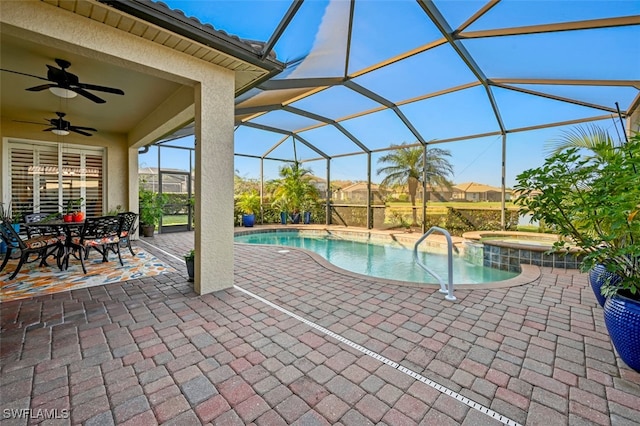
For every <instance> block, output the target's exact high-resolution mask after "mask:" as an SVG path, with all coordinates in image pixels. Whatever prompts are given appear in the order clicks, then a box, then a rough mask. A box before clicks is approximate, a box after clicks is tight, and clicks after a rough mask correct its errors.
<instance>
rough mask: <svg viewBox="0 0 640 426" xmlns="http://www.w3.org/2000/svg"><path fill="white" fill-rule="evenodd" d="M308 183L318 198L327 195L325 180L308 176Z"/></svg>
mask: <svg viewBox="0 0 640 426" xmlns="http://www.w3.org/2000/svg"><path fill="white" fill-rule="evenodd" d="M309 183H310V184H311V185H313V186H314V187H315V188H316V189H317V190H318V192H319V193H320V198H324V197H325V196H326V194H327V180H326V179H322V178H320V177H318V176H310V177H309Z"/></svg>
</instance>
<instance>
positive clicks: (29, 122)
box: [13, 120, 49, 126]
mask: <svg viewBox="0 0 640 426" xmlns="http://www.w3.org/2000/svg"><path fill="white" fill-rule="evenodd" d="M13 121H15V122H16V123H28V124H39V125H41V126H48V125H49V123H38V122H37V121H24V120H13ZM47 121H48V120H47Z"/></svg>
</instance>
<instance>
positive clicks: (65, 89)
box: [0, 59, 124, 104]
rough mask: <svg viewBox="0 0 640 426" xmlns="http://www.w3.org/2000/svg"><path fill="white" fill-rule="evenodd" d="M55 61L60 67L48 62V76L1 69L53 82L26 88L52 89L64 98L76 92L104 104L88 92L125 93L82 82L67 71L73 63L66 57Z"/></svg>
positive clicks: (72, 95)
mask: <svg viewBox="0 0 640 426" xmlns="http://www.w3.org/2000/svg"><path fill="white" fill-rule="evenodd" d="M55 61H56V64H58V66H59V67H60V68H56V67H54V66H52V65H48V64H47V68H48V69H49V70H48V71H47V78H44V77H39V76H37V75H33V74H27V73H23V72H19V71H12V70H8V69H4V68H0V70H2V71H7V72H12V73H14V74H20V75H26V76H28V77H34V78H37V79H40V80H44V81H49V82H51V83H49V84H42V85H40V86H34V87H29V88H28V89H26V90H29V91H31V92H39V91H41V90H46V89H50V90H51V91H52V92H53V93H54V94H56V95H57V96H60V97H63V98H72V97H75V96H76V95H75V94H76V93H77V94H78V95H81V96H84V97H85V98H87V99H90V100H92V101H93V102H96V103H99V104H103V103H105V102H106V101H105V100H104V99H102V98H100V97H98V96H96V95H94V94H93V93H90V92H88V90H97V91H99V92H106V93H113V94H115V95H124V92H123V91H122V90H120V89H116V88H113V87H105V86H97V85H95V84H88V83H80V80H79V79H78V76H77V75H75V74H71V73H70V72H68V71H67V68H69V67H70V66H71V63H70V62H69V61H65V60H64V59H56V60H55Z"/></svg>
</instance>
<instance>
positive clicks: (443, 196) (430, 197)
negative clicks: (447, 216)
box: [418, 185, 461, 201]
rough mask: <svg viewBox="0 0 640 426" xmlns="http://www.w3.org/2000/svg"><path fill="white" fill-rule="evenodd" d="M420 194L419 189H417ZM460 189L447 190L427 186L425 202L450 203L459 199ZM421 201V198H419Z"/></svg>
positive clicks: (445, 188) (453, 187)
mask: <svg viewBox="0 0 640 426" xmlns="http://www.w3.org/2000/svg"><path fill="white" fill-rule="evenodd" d="M418 190H419V191H420V193H422V191H421V188H418ZM460 192H461V190H460V189H458V188H456V187H455V186H452V187H451V188H447V187H446V186H431V185H427V201H452V200H454V199H456V197H459V195H458V194H459V193H460ZM420 199H421V200H422V198H420Z"/></svg>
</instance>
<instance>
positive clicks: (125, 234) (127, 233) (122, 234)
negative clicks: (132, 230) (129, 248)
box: [120, 231, 129, 238]
mask: <svg viewBox="0 0 640 426" xmlns="http://www.w3.org/2000/svg"><path fill="white" fill-rule="evenodd" d="M127 235H129V231H122V232H121V233H120V238H124V237H126V236H127Z"/></svg>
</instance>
